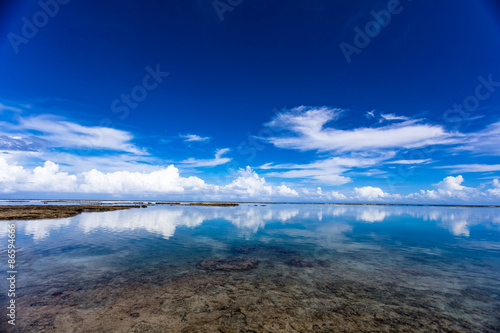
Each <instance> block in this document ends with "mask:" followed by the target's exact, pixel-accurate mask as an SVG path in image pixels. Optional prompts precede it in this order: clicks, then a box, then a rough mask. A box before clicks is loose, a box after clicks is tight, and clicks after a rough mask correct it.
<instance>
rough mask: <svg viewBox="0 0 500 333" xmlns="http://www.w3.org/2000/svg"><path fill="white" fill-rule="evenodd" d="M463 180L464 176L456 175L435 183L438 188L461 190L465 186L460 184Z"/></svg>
mask: <svg viewBox="0 0 500 333" xmlns="http://www.w3.org/2000/svg"><path fill="white" fill-rule="evenodd" d="M463 181H464V177H462V175H458V176H456V177H453V176H449V177H446V178H445V179H443V180H442V181H440V182H439V183H437V184H436V185H437V187H438V188H439V189H440V190H443V191H461V190H463V189H464V188H465V186H462V185H460V184H462V183H463Z"/></svg>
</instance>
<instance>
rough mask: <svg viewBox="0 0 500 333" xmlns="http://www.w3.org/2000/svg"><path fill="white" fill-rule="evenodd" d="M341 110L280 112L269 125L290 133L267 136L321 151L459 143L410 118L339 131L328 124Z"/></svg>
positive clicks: (284, 143)
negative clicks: (383, 124) (375, 125)
mask: <svg viewBox="0 0 500 333" xmlns="http://www.w3.org/2000/svg"><path fill="white" fill-rule="evenodd" d="M341 112H342V110H340V109H332V108H327V107H320V108H315V107H305V106H300V107H297V108H294V109H292V110H286V111H284V112H282V113H280V114H278V115H277V116H276V117H275V118H274V119H273V120H272V121H271V122H269V123H267V124H266V125H267V126H268V127H271V128H280V129H284V130H285V131H286V133H287V135H282V136H274V137H270V138H268V139H266V140H267V141H269V142H271V143H272V144H274V145H275V146H276V147H279V148H287V149H297V150H301V151H307V150H316V151H321V152H327V151H330V152H333V151H336V152H345V151H366V150H370V149H390V148H417V147H424V146H428V145H431V144H432V145H435V144H452V143H456V140H455V136H454V135H453V134H451V133H448V132H446V130H445V129H444V128H443V127H442V126H438V125H427V124H420V123H419V121H418V120H407V121H403V122H401V123H397V124H390V125H386V126H381V127H375V128H365V127H362V128H355V129H351V130H339V129H335V128H333V127H326V125H327V123H329V122H331V121H333V120H335V119H336V118H337V117H338V116H339V114H340V113H341Z"/></svg>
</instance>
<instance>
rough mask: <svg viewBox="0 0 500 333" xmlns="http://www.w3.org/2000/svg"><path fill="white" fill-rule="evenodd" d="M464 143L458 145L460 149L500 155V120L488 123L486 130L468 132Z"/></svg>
mask: <svg viewBox="0 0 500 333" xmlns="http://www.w3.org/2000/svg"><path fill="white" fill-rule="evenodd" d="M463 141H464V144H463V145H461V146H459V147H457V148H456V150H459V151H463V150H465V151H470V152H473V153H476V154H492V155H496V156H499V155H500V145H499V144H498V142H500V121H498V122H496V123H493V124H490V125H488V126H487V127H486V128H485V129H484V130H482V131H479V132H476V133H468V134H467V136H466V138H465V139H464V140H463Z"/></svg>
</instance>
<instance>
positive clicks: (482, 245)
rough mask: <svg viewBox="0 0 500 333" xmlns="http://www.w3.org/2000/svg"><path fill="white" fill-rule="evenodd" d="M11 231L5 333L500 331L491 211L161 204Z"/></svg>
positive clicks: (495, 217)
mask: <svg viewBox="0 0 500 333" xmlns="http://www.w3.org/2000/svg"><path fill="white" fill-rule="evenodd" d="M0 223H2V225H3V227H1V228H0V241H1V242H3V243H4V245H6V244H7V231H8V230H7V224H8V223H12V222H8V221H1V222H0ZM15 223H16V226H17V228H16V229H17V238H16V242H17V246H18V253H17V260H18V265H17V270H18V279H17V287H18V289H17V293H16V296H17V298H16V302H17V303H16V304H18V308H17V311H18V312H17V316H18V321H17V324H16V326H15V327H10V326H8V325H6V320H3V322H2V325H3V326H2V327H3V329H4V330H8V331H13V332H16V331H17V332H26V331H33V332H40V331H47V332H96V331H101V332H108V331H116V332H127V331H130V332H294V331H295V332H337V331H338V332H344V331H346V332H359V331H384V332H386V331H393V332H404V331H407V332H414V331H421V332H429V331H439V332H453V331H458V332H471V331H476V332H498V331H500V321H499V318H500V209H498V208H461V207H456V208H454V207H404V206H396V207H392V206H333V205H266V206H261V205H258V206H254V205H246V204H243V205H240V206H238V207H197V206H165V205H162V206H152V207H148V208H147V209H130V210H122V211H113V212H104V213H83V214H81V215H78V216H76V217H73V218H65V219H56V220H33V221H15ZM1 248H2V258H3V259H2V260H1V262H0V269H1V270H2V271H3V272H5V271H7V265H6V264H7V254H6V246H2V247H1ZM208 258H220V259H228V260H232V259H235V258H243V259H258V265H257V266H256V267H254V268H252V269H249V270H244V271H224V270H217V269H215V270H206V269H201V268H203V267H201V266H200V265H199V263H200V262H201V261H203V260H205V259H208ZM4 274H5V273H4ZM0 286H1V287H2V290H3V291H5V290H6V289H7V284H6V281H5V279H2V280H1V282H0ZM7 300H8V299H7V296H6V292H2V294H1V295H0V301H1V302H2V308H3V309H5V307H4V305H5V304H6V302H7ZM4 312H6V311H5V310H4ZM2 317H4V318H5V315H2Z"/></svg>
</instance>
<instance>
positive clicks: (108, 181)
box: [80, 165, 206, 193]
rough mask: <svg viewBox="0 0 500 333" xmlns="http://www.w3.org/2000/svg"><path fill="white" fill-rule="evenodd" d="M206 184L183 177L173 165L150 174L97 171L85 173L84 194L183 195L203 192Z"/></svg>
mask: <svg viewBox="0 0 500 333" xmlns="http://www.w3.org/2000/svg"><path fill="white" fill-rule="evenodd" d="M205 186H206V184H205V182H204V181H203V180H201V179H200V178H198V177H187V178H184V177H181V176H180V175H179V170H178V169H177V168H176V167H174V166H173V165H169V166H168V167H166V168H162V169H160V170H158V171H153V172H150V173H141V172H129V171H117V172H110V173H103V172H101V171H98V170H96V169H93V170H91V171H88V172H84V173H83V183H82V184H81V185H80V190H81V191H82V192H91V193H182V192H184V191H185V190H193V191H195V190H202V189H203V188H204V187H205Z"/></svg>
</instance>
